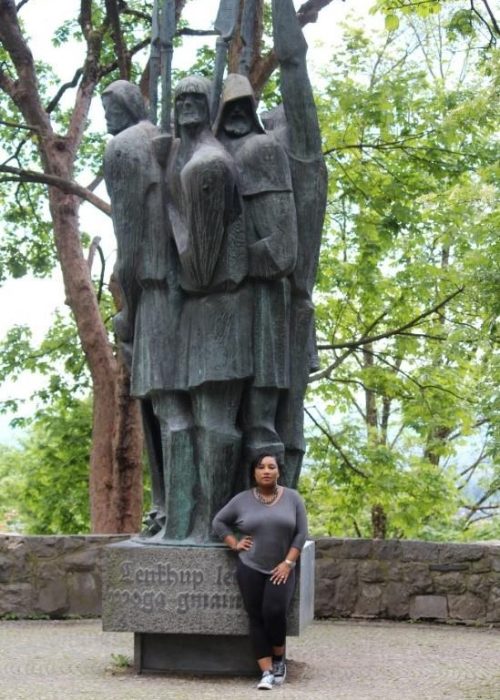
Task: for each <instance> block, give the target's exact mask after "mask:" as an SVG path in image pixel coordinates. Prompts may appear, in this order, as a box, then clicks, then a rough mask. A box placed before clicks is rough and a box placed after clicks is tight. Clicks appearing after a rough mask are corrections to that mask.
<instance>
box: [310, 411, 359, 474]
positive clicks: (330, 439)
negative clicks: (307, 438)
mask: <svg viewBox="0 0 500 700" xmlns="http://www.w3.org/2000/svg"><path fill="white" fill-rule="evenodd" d="M304 411H305V412H306V413H307V415H308V416H309V418H310V419H311V420H312V422H313V423H314V425H315V426H316V427H317V428H318V429H319V430H320V431H321V432H322V433H323V435H324V436H325V437H326V439H327V440H328V442H329V443H330V445H332V447H334V448H335V449H336V450H337V452H338V453H339V455H340V456H341V457H342V460H343V461H344V464H345V465H346V467H349V469H351V470H352V471H353V472H355V473H356V474H358V475H359V476H362V477H363V478H364V479H367V478H368V476H367V474H365V472H364V471H362V470H361V469H359V467H356V466H355V465H354V464H353V463H352V462H351V460H350V459H349V457H348V456H347V455H346V454H345V452H344V450H343V449H342V446H341V445H340V444H339V443H338V442H337V440H336V439H335V438H334V437H333V435H332V434H331V433H330V432H329V431H328V430H327V429H326V428H325V427H324V426H322V425H321V423H319V422H318V421H317V420H316V418H315V417H314V416H313V415H312V413H311V411H310V410H309V409H308V408H306V407H305V406H304Z"/></svg>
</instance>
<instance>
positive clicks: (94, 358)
mask: <svg viewBox="0 0 500 700" xmlns="http://www.w3.org/2000/svg"><path fill="white" fill-rule="evenodd" d="M51 169H52V168H51ZM58 170H59V169H58ZM49 202H50V210H51V214H52V220H53V222H54V238H55V244H56V248H57V253H58V257H59V261H60V265H61V270H62V273H63V279H64V287H65V292H66V302H67V303H68V305H69V306H70V308H71V310H72V312H73V314H74V317H75V321H76V325H77V328H78V334H79V337H80V340H81V343H82V349H83V351H84V353H85V357H86V359H87V362H88V366H89V368H90V373H91V376H92V384H93V401H94V404H93V427H92V452H91V458H90V479H89V483H90V511H91V521H92V532H94V533H126V532H129V533H130V532H138V531H139V529H140V524H141V517H142V459H141V455H142V428H141V419H140V412H139V407H138V405H137V401H134V400H133V399H130V397H129V395H128V389H129V387H128V376H127V373H126V371H125V370H124V368H123V367H121V366H120V363H119V362H118V360H117V359H116V357H115V355H114V352H113V347H112V345H111V343H110V341H109V338H108V335H107V332H106V328H105V326H104V323H103V321H102V318H101V314H100V311H99V306H98V303H97V297H96V293H95V290H94V287H93V284H92V280H91V276H90V270H89V266H88V264H87V261H86V260H85V258H84V256H83V250H82V246H81V242H80V236H79V228H78V210H79V205H80V200H79V199H78V198H77V197H75V196H73V195H67V194H64V193H63V192H61V191H60V190H58V189H56V188H54V187H52V188H50V190H49Z"/></svg>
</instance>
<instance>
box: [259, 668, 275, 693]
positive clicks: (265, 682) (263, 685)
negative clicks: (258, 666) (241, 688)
mask: <svg viewBox="0 0 500 700" xmlns="http://www.w3.org/2000/svg"><path fill="white" fill-rule="evenodd" d="M273 685H274V676H273V674H272V673H271V671H264V673H263V674H262V678H261V679H260V681H259V685H258V686H257V689H258V690H272V689H273Z"/></svg>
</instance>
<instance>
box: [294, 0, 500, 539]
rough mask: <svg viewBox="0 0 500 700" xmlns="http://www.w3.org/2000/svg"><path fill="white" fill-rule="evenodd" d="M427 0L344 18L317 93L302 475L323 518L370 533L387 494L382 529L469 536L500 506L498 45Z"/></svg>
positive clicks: (328, 526) (318, 518)
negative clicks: (317, 351)
mask: <svg viewBox="0 0 500 700" xmlns="http://www.w3.org/2000/svg"><path fill="white" fill-rule="evenodd" d="M390 5H391V7H392V6H393V3H390ZM438 6H439V3H426V9H425V11H424V9H423V8H422V12H421V13H420V14H421V17H420V18H419V17H415V16H413V13H412V14H411V16H410V14H405V12H401V13H398V17H397V19H398V22H399V29H398V31H397V32H396V29H397V27H396V25H395V23H392V20H391V19H388V21H387V24H386V26H387V29H389V30H390V35H389V36H385V37H380V38H378V39H377V38H375V37H369V36H368V35H367V34H366V33H364V31H363V30H362V29H360V28H359V27H356V28H346V31H345V40H344V43H343V46H344V47H345V48H344V49H343V50H341V51H339V52H338V53H337V54H336V56H335V58H334V60H333V61H332V64H331V65H330V66H329V67H328V68H327V69H326V71H325V85H326V87H325V89H324V91H323V92H322V94H321V96H320V97H319V99H318V106H319V110H320V115H321V121H322V132H323V136H324V142H325V152H326V154H327V162H328V167H329V171H330V192H329V204H328V212H327V228H326V235H325V245H324V247H323V250H322V257H321V262H320V271H319V279H318V285H317V320H318V330H319V343H320V348H322V358H323V368H324V369H323V370H322V371H321V372H319V373H318V374H317V375H316V376H315V377H313V378H312V379H313V381H312V388H311V393H310V396H309V406H310V409H309V411H310V416H311V421H312V422H311V428H310V435H309V443H308V445H309V450H308V455H309V458H308V459H309V467H308V469H307V470H306V471H305V473H304V475H303V478H302V482H301V488H302V490H303V492H304V494H305V498H306V501H307V503H308V506H309V511H310V513H311V521H312V529H313V531H315V532H316V533H319V532H326V533H328V534H337V535H342V534H351V535H354V536H356V535H363V536H371V534H372V527H371V526H372V523H371V512H372V508H373V507H374V506H382V507H383V509H384V512H385V514H386V516H387V536H393V537H435V536H436V533H438V532H441V533H444V532H447V533H448V534H449V535H450V536H453V537H459V536H460V537H462V538H467V537H473V536H479V535H483V534H484V533H485V532H486V528H485V527H483V526H482V525H479V523H480V521H481V519H482V518H490V517H491V516H492V515H494V514H495V513H496V512H497V509H498V508H499V504H500V498H499V487H500V482H499V481H498V445H499V442H498V427H499V421H498V394H497V392H496V391H495V389H494V388H493V387H494V386H495V385H496V386H498V383H497V382H498V359H497V357H496V355H495V350H496V348H497V347H498V334H497V331H496V328H497V326H496V317H497V315H498V308H499V295H498V288H499V287H498V283H499V281H500V271H499V265H498V261H499V259H500V256H499V249H498V245H499V244H498V216H499V214H498V204H497V203H498V131H497V127H496V123H497V117H498V114H497V108H496V105H497V104H498V78H497V74H496V73H495V71H492V70H491V64H492V63H493V64H497V62H498V56H497V55H496V52H495V51H492V52H491V54H490V63H489V64H488V65H486V64H483V63H482V62H481V60H480V58H481V57H480V56H477V55H476V54H475V53H474V40H475V37H473V36H469V37H465V33H464V32H461V33H460V34H459V35H455V36H452V35H448V39H446V34H445V33H443V32H441V31H440V27H441V25H442V24H444V23H445V20H446V17H447V16H446V15H445V14H443V15H440V16H438V17H437V18H436V17H434V15H435V11H436V10H437V9H439V7H438ZM408 10H409V8H408ZM425 14H427V15H430V17H427V19H423V18H422V17H423V16H424V15H425ZM389 17H390V15H389ZM448 17H449V16H448ZM451 19H453V16H452V17H451ZM408 22H409V23H408ZM464 37H465V38H464ZM446 41H448V42H456V41H460V42H461V43H460V48H461V51H462V54H463V55H464V61H463V64H459V62H458V59H457V56H456V49H457V47H456V45H455V44H450V43H448V44H447V43H446ZM478 85H480V89H478ZM482 507H483V509H482ZM475 522H477V523H478V526H477V527H476V525H475V524H474V523H475ZM481 522H482V521H481ZM492 527H493V529H494V527H495V526H494V525H492Z"/></svg>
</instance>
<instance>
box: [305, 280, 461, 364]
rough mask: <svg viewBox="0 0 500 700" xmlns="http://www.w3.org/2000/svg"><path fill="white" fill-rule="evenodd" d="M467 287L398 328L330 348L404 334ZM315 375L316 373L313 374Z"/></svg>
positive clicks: (364, 343) (337, 348) (350, 345)
mask: <svg viewBox="0 0 500 700" xmlns="http://www.w3.org/2000/svg"><path fill="white" fill-rule="evenodd" d="M464 288H465V287H463V286H462V287H459V289H457V290H455V291H454V292H452V293H451V294H449V295H448V296H447V297H446V298H445V299H443V300H442V301H440V302H439V303H438V304H436V305H435V306H433V307H432V308H431V309H428V310H427V311H424V312H422V313H421V314H419V315H418V316H416V317H415V318H414V319H412V320H411V321H408V323H405V324H403V325H402V326H399V327H398V328H393V329H392V330H388V331H385V332H384V333H379V334H378V335H372V336H367V335H365V334H363V335H362V336H361V337H360V338H358V339H357V340H351V341H349V342H347V343H333V344H332V345H330V347H329V348H328V349H330V350H340V349H342V348H358V347H360V346H363V345H368V344H369V343H374V342H376V341H377V340H383V339H384V338H391V337H393V336H395V335H402V334H403V332H404V331H406V330H407V329H408V328H413V327H414V326H416V325H418V324H419V323H420V321H423V320H424V318H427V316H431V315H432V314H435V313H437V312H438V311H439V309H441V308H442V307H443V306H446V304H448V303H449V302H450V301H451V300H452V299H454V298H455V297H456V296H457V295H458V294H461V293H462V292H463V290H464ZM313 376H314V375H313Z"/></svg>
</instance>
